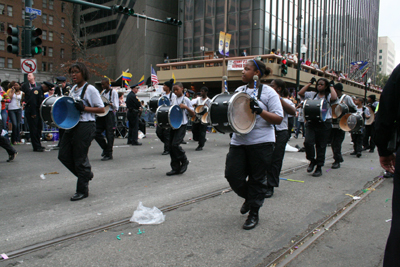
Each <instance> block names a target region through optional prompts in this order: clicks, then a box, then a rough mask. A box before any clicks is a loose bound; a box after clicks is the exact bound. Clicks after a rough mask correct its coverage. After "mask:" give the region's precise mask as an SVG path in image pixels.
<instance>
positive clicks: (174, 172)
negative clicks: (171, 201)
mask: <svg viewBox="0 0 400 267" xmlns="http://www.w3.org/2000/svg"><path fill="white" fill-rule="evenodd" d="M179 173H180V172H177V171H174V170H172V171H169V172H167V175H168V176H172V175H177V174H179Z"/></svg>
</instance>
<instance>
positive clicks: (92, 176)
mask: <svg viewBox="0 0 400 267" xmlns="http://www.w3.org/2000/svg"><path fill="white" fill-rule="evenodd" d="M93 178H94V174H93V172H90V178H89V181H91V180H92V179H93Z"/></svg>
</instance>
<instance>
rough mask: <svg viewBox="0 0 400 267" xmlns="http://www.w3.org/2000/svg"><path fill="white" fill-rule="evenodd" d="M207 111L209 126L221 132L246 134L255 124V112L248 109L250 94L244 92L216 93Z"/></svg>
mask: <svg viewBox="0 0 400 267" xmlns="http://www.w3.org/2000/svg"><path fill="white" fill-rule="evenodd" d="M208 113H209V114H208V115H209V116H208V117H209V121H210V124H211V126H212V127H214V129H215V130H216V131H218V132H221V133H232V132H235V133H237V134H248V133H249V132H250V131H251V130H253V128H254V125H255V124H256V114H255V113H252V112H251V109H250V96H249V95H248V94H246V93H244V92H238V93H236V94H227V93H222V94H219V95H216V96H215V97H214V98H213V99H212V100H211V104H210V108H209V112H208ZM206 120H207V119H206V118H205V121H206Z"/></svg>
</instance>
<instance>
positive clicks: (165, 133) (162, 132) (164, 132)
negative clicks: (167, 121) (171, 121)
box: [156, 126, 171, 151]
mask: <svg viewBox="0 0 400 267" xmlns="http://www.w3.org/2000/svg"><path fill="white" fill-rule="evenodd" d="M170 131H171V129H170V128H162V127H160V126H157V128H156V134H157V137H158V139H160V141H161V142H163V143H164V151H169V140H170V135H171V133H170Z"/></svg>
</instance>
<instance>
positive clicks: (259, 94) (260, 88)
mask: <svg viewBox="0 0 400 267" xmlns="http://www.w3.org/2000/svg"><path fill="white" fill-rule="evenodd" d="M263 86H264V85H263V84H262V83H260V84H259V85H258V94H257V99H260V97H261V92H262V88H263Z"/></svg>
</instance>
